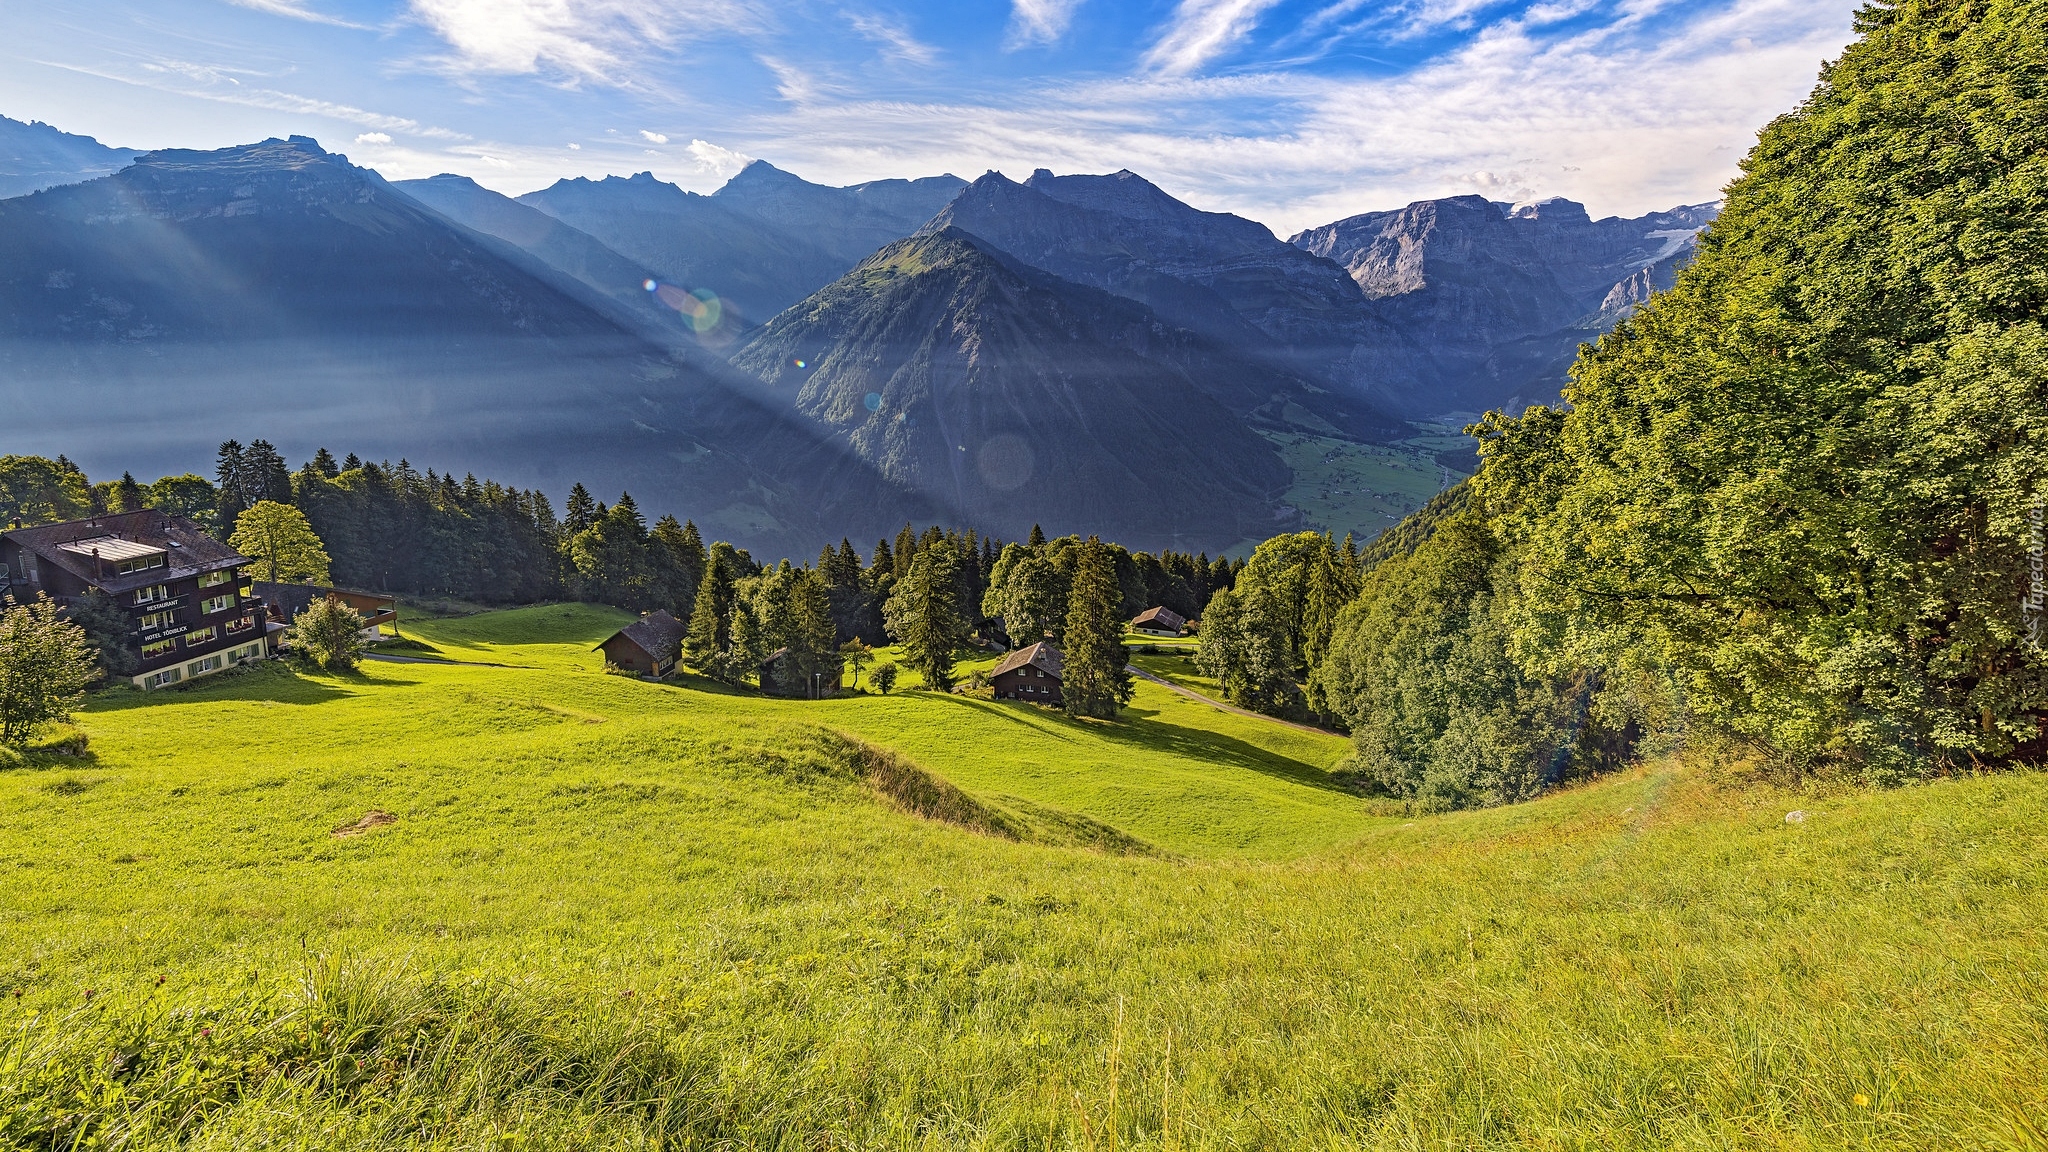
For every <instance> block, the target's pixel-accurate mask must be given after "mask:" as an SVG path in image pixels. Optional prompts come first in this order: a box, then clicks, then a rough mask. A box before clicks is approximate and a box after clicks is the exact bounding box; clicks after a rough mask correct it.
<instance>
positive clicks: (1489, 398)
mask: <svg viewBox="0 0 2048 1152" xmlns="http://www.w3.org/2000/svg"><path fill="white" fill-rule="evenodd" d="M1715 210H1716V209H1715V206H1714V205H1711V204H1705V205H1693V206H1689V207H1682V208H1678V209H1674V210H1672V211H1670V212H1657V213H1652V214H1650V215H1648V216H1643V217H1638V218H1636V219H1632V220H1626V219H1621V218H1618V217H1610V218H1607V219H1604V220H1593V219H1591V218H1590V217H1589V216H1588V215H1587V213H1586V210H1585V208H1584V207H1583V206H1582V205H1579V204H1576V203H1573V202H1572V201H1569V200H1548V201H1544V202H1542V203H1540V204H1530V205H1523V206H1520V207H1513V206H1508V205H1502V204H1497V203H1493V202H1490V201H1487V200H1485V199H1482V198H1480V197H1478V196H1459V197H1453V198H1450V199H1447V200H1424V201H1418V202H1417V203H1414V204H1410V205H1408V206H1407V207H1405V208H1401V209H1398V210H1395V211H1390V212H1370V213H1365V214H1363V215H1359V216H1353V217H1350V218H1348V219H1345V220H1339V221H1337V222H1336V223H1334V224H1326V225H1324V226H1323V227H1321V228H1312V229H1309V230H1308V231H1306V232H1302V233H1300V234H1298V235H1296V236H1294V237H1293V238H1292V241H1291V242H1292V243H1293V244H1295V245H1296V246H1298V247H1300V248H1302V249H1303V250H1305V251H1308V252H1311V253H1314V254H1316V255H1319V256H1324V257H1327V258H1329V259H1331V260H1333V261H1335V262H1337V263H1338V264H1340V265H1342V266H1343V267H1344V269H1345V270H1346V271H1347V272H1348V273H1349V274H1350V276H1351V278H1352V280H1353V281H1354V282H1355V283H1357V285H1358V287H1359V289H1360V291H1361V292H1362V293H1363V295H1364V296H1365V297H1366V299H1367V300H1368V301H1369V304H1368V307H1369V309H1370V310H1371V311H1372V312H1373V313H1374V314H1375V315H1376V316H1378V317H1379V318H1380V319H1382V320H1383V321H1384V322H1385V323H1387V324H1388V325H1389V326H1391V327H1393V328H1394V329H1396V330H1398V331H1400V332H1401V333H1402V334H1403V335H1405V336H1406V337H1408V338H1409V339H1410V341H1411V342H1412V344H1413V346H1414V351H1415V353H1416V358H1415V359H1414V360H1413V361H1411V362H1410V363H1409V364H1406V365H1401V366H1397V367H1395V368H1394V369H1393V371H1392V372H1391V373H1388V374H1386V375H1383V376H1381V377H1380V378H1379V380H1380V383H1381V386H1382V387H1386V388H1388V389H1390V391H1391V393H1392V398H1393V399H1394V401H1395V403H1396V404H1397V405H1398V406H1399V407H1400V408H1401V410H1403V411H1404V412H1407V413H1410V414H1413V415H1428V414H1433V413H1444V412H1456V411H1464V412H1476V411H1480V410H1482V409H1485V408H1489V407H1499V406H1505V407H1519V406H1521V405H1523V404H1527V403H1535V402H1543V401H1547V400H1554V399H1555V398H1556V393H1557V390H1558V388H1559V387H1561V386H1562V385H1563V382H1564V375H1563V374H1564V370H1565V368H1566V367H1568V366H1569V365H1570V362H1571V359H1572V356H1573V354H1574V352H1575V351H1576V349H1577V347H1578V345H1579V343H1580V342H1582V341H1584V340H1587V339H1590V338H1592V337H1593V336H1594V335H1597V334H1598V333H1599V332H1602V331H1605V330H1606V329H1607V328H1609V327H1612V326H1613V324H1614V323H1616V322H1618V321H1619V320H1620V318H1621V317H1622V316H1624V315H1626V314H1627V313H1628V312H1629V311H1631V310H1633V309H1634V308H1635V307H1639V306H1640V305H1641V303H1642V302H1643V301H1644V300H1646V299H1648V296H1649V293H1650V292H1652V291H1661V290H1662V289H1664V288H1667V287H1669V286H1670V284H1671V281H1672V277H1673V276H1675V275H1676V273H1677V270H1678V269H1679V268H1681V267H1683V266H1684V263H1685V261H1686V260H1688V259H1689V258H1690V256H1691V253H1692V250H1693V246H1694V244H1695V243H1696V240H1697V237H1698V233H1699V231H1700V230H1701V229H1702V228H1704V227H1706V225H1707V224H1708V223H1709V222H1711V221H1712V219H1713V216H1714V212H1715ZM1382 371H1385V370H1384V369H1383V370H1382ZM1353 382H1354V383H1355V384H1357V385H1359V386H1361V387H1363V386H1369V385H1370V384H1371V383H1372V381H1370V380H1369V379H1364V378H1360V377H1356V376H1354V377H1353Z"/></svg>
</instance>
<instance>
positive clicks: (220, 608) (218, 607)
mask: <svg viewBox="0 0 2048 1152" xmlns="http://www.w3.org/2000/svg"><path fill="white" fill-rule="evenodd" d="M234 606H235V597H234V594H233V593H229V594H228V595H226V596H213V597H209V598H208V599H205V600H201V601H200V602H199V611H200V612H201V613H202V614H204V615H207V616H211V615H213V614H214V613H215V612H225V611H227V610H228V609H230V608H233V607H234Z"/></svg>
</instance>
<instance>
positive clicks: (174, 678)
mask: <svg viewBox="0 0 2048 1152" xmlns="http://www.w3.org/2000/svg"><path fill="white" fill-rule="evenodd" d="M184 678H185V676H184V673H182V672H180V671H178V670H177V669H176V668H166V669H164V670H163V671H161V672H158V673H156V674H154V675H151V676H144V677H143V678H142V686H143V687H144V688H163V687H166V686H168V685H171V684H176V683H177V682H178V681H180V680H182V679H184Z"/></svg>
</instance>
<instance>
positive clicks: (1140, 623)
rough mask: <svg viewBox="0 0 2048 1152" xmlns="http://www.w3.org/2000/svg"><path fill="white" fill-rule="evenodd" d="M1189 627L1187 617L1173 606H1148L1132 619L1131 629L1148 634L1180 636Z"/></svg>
mask: <svg viewBox="0 0 2048 1152" xmlns="http://www.w3.org/2000/svg"><path fill="white" fill-rule="evenodd" d="M1187 627H1188V622H1187V618H1186V617H1184V616H1182V615H1181V614H1180V613H1178V612H1175V611H1174V610H1173V609H1171V608H1147V609H1145V610H1144V611H1143V612H1140V613H1138V615H1137V616H1136V617H1135V618H1133V619H1132V620H1131V630H1132V631H1135V632H1143V633H1144V634H1145V635H1147V636H1178V635H1180V634H1181V633H1182V632H1185V631H1187Z"/></svg>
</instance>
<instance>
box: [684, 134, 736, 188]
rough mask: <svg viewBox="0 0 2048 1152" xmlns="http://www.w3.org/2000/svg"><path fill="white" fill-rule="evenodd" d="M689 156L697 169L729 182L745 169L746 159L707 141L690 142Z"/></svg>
mask: <svg viewBox="0 0 2048 1152" xmlns="http://www.w3.org/2000/svg"><path fill="white" fill-rule="evenodd" d="M690 155H691V157H692V158H694V159H695V160H696V161H697V167H698V168H700V169H702V170H703V171H705V172H707V173H709V174H711V175H713V176H716V177H718V178H719V179H721V180H729V179H731V178H732V177H734V176H736V175H738V174H739V170H740V169H742V168H745V167H746V166H747V163H748V157H747V156H746V155H745V154H744V153H740V152H735V151H733V150H732V149H730V148H721V147H719V146H718V145H716V144H713V143H711V142H710V141H708V140H692V141H690Z"/></svg>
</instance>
